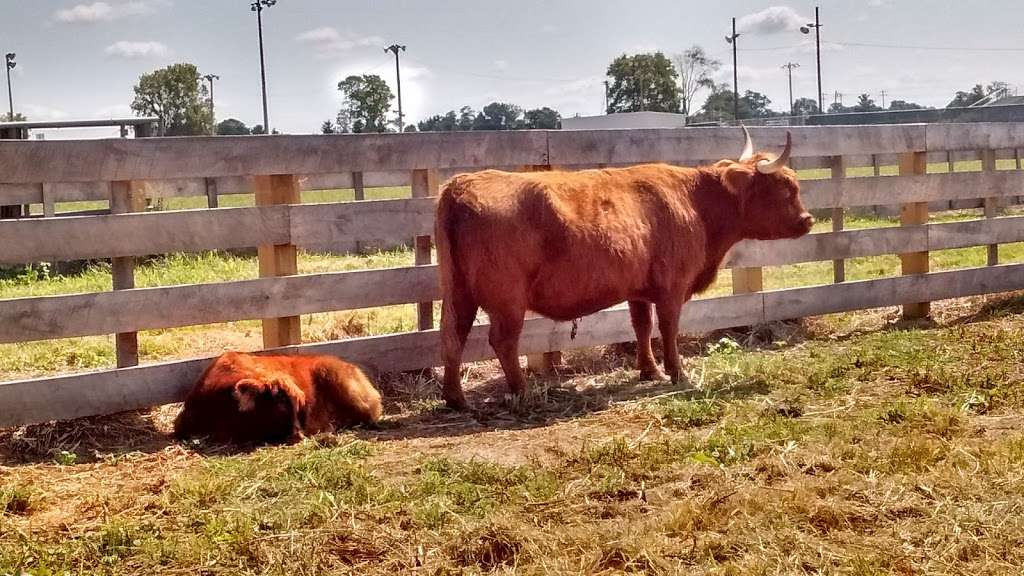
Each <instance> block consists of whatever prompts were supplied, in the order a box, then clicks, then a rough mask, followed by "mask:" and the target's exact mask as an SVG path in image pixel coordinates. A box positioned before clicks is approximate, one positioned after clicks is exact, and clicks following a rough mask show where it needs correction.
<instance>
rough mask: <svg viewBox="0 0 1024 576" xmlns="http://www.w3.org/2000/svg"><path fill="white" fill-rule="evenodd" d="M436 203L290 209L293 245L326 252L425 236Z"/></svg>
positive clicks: (418, 200) (430, 229) (430, 231)
mask: <svg viewBox="0 0 1024 576" xmlns="http://www.w3.org/2000/svg"><path fill="white" fill-rule="evenodd" d="M436 202H437V200H436V199H435V198H410V199H401V200H374V201H369V202H350V203H345V204H315V205H305V206H292V207H291V238H292V243H293V244H296V245H298V246H300V247H302V248H305V249H307V250H329V249H331V248H332V247H334V246H343V245H347V244H348V243H350V242H351V241H352V240H355V239H358V240H361V241H367V242H383V241H395V240H405V241H407V240H408V239H409V238H411V237H413V236H428V235H430V234H433V230H434V206H435V204H436Z"/></svg>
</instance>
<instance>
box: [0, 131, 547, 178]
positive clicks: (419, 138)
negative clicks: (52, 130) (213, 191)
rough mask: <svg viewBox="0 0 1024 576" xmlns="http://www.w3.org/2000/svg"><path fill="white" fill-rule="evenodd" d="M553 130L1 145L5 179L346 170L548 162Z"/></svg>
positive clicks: (0, 167)
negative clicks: (548, 145) (550, 131)
mask: <svg viewBox="0 0 1024 576" xmlns="http://www.w3.org/2000/svg"><path fill="white" fill-rule="evenodd" d="M546 152H547V133H546V132H545V131H539V130H538V131H533V130H530V131H507V132H454V133H444V134H440V133H421V134H361V135H338V136H335V135H326V136H323V135H315V136H284V135H282V136H274V137H272V138H228V137H216V136H214V137H188V138H141V139H107V140H65V141H19V142H7V141H4V142H0V182H4V183H12V184H33V183H38V182H46V181H57V182H100V181H115V180H164V179H174V178H182V177H196V176H200V177H214V176H249V175H269V174H341V173H346V172H354V171H373V170H378V171H380V170H413V169H416V168H447V167H453V166H469V167H473V166H496V165H497V166H511V165H516V164H544V163H546V162H547V158H546V156H545V154H546Z"/></svg>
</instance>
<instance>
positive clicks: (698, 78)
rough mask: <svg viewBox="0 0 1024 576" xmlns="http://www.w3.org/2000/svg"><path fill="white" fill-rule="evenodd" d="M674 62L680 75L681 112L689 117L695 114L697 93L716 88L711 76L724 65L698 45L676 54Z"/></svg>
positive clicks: (673, 58)
mask: <svg viewBox="0 0 1024 576" xmlns="http://www.w3.org/2000/svg"><path fill="white" fill-rule="evenodd" d="M672 60H673V62H674V63H675V66H676V72H677V73H678V74H679V111H680V112H682V113H683V114H685V115H687V116H689V115H690V114H691V113H692V112H693V108H694V102H693V101H694V98H695V96H696V95H697V92H699V91H700V90H702V89H708V90H710V89H712V88H714V87H715V81H714V80H713V79H712V78H711V76H712V75H714V73H715V72H717V71H718V69H719V68H721V66H722V63H721V62H720V61H718V60H715V59H714V58H712V57H711V56H708V54H707V52H705V51H704V49H703V48H701V47H700V46H697V45H696V44H695V45H693V46H691V47H690V48H688V49H687V50H686V51H685V52H683V53H682V54H676V55H675V56H673V57H672Z"/></svg>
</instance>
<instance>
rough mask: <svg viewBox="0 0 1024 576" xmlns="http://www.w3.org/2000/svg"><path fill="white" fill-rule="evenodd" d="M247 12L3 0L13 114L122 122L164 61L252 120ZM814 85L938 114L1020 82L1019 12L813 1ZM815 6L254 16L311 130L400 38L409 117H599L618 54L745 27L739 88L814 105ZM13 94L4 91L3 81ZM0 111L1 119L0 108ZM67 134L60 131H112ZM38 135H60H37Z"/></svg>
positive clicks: (605, 4) (471, 4)
mask: <svg viewBox="0 0 1024 576" xmlns="http://www.w3.org/2000/svg"><path fill="white" fill-rule="evenodd" d="M248 4H249V2H248V1H247V0H128V1H125V0H106V1H104V2H92V1H91V0H85V1H78V2H76V1H74V0H0V15H2V16H0V51H3V52H16V53H17V54H18V67H17V68H16V69H15V71H14V76H13V82H14V92H15V108H16V110H18V111H22V112H24V113H26V114H27V115H28V116H29V117H31V118H32V119H61V118H63V119H71V118H74V119H79V118H103V117H111V116H124V115H129V114H130V110H129V108H128V105H129V103H130V102H131V99H132V85H133V84H134V83H135V82H136V81H137V79H138V77H139V75H140V74H142V73H144V72H147V71H149V70H152V69H154V68H158V67H161V66H164V65H167V64H170V63H173V62H180V61H188V62H193V63H195V64H197V65H198V66H199V68H200V70H201V71H202V72H204V73H214V74H218V75H219V76H220V81H219V82H218V83H217V87H216V104H217V116H218V118H219V119H223V118H227V117H237V118H239V119H241V120H243V121H244V122H246V123H248V124H250V125H251V124H255V123H258V122H260V121H261V111H260V96H259V60H258V54H257V41H256V19H255V15H254V14H253V13H251V12H250V11H249V8H248ZM819 4H820V6H821V14H822V23H823V28H822V33H823V76H824V79H823V84H824V86H823V88H824V92H825V95H826V96H825V99H826V105H827V103H829V102H831V100H832V97H833V93H834V92H836V91H839V92H841V93H843V94H844V95H845V96H844V101H845V102H846V103H850V102H852V101H853V100H855V99H856V95H857V94H859V93H861V92H869V93H871V94H872V95H873V97H874V98H875V99H876V100H880V99H881V94H880V93H881V91H882V90H884V91H885V92H886V96H885V100H886V102H887V103H888V102H889V101H891V100H892V99H894V98H895V99H904V100H912V101H916V102H920V103H922V104H927V105H932V106H941V105H944V104H945V103H946V102H948V100H949V99H950V98H951V97H952V95H953V92H955V91H956V90H958V89H966V88H968V87H970V86H972V85H973V84H975V83H978V82H988V81H991V80H996V79H999V80H1004V81H1006V82H1009V83H1010V84H1011V85H1015V86H1016V85H1022V86H1024V77H1022V67H1021V66H1020V60H1021V57H1024V36H1022V35H1021V33H1020V26H1021V22H1022V21H1024V18H1022V17H1024V4H1022V3H1021V2H1019V0H1017V1H1011V0H987V1H977V2H964V1H963V0H959V1H956V2H953V1H946V0H934V1H927V2H925V1H922V0H918V1H914V2H911V1H907V0H826V1H822V2H820V3H819ZM814 5H815V3H813V2H789V3H784V4H783V3H778V2H774V3H773V2H756V1H746V0H732V1H730V0H726V1H718V2H709V1H707V0H701V1H693V2H691V1H681V0H632V1H624V0H622V1H620V0H611V1H600V2H597V1H588V0H561V1H554V0H548V1H542V0H525V1H520V2H508V1H506V2H494V1H491V0H477V1H470V0H433V1H429V2H428V1H426V0H364V1H350V0H279V1H278V3H277V5H276V6H274V7H272V8H269V9H267V10H266V11H265V12H264V37H265V44H266V49H267V74H268V83H269V87H270V91H269V98H270V123H271V125H272V126H274V127H276V128H278V129H280V130H281V131H283V132H288V133H309V132H314V131H316V130H317V129H318V127H319V125H320V123H321V122H322V121H323V120H325V119H327V118H332V117H333V116H334V115H335V114H336V112H337V108H338V106H339V105H340V97H339V94H338V92H337V90H336V85H337V82H338V81H339V80H340V79H342V78H344V77H345V76H346V75H348V74H352V73H367V72H372V73H376V74H380V75H381V76H382V77H383V78H384V79H385V80H387V81H388V82H389V83H391V84H392V85H393V83H394V61H393V59H392V57H391V56H390V55H389V54H385V53H384V50H383V46H384V45H386V44H390V43H392V42H398V43H401V44H406V45H407V46H408V51H407V52H406V53H404V54H403V62H402V64H403V66H402V70H403V77H402V79H403V84H402V88H403V96H404V108H405V112H406V116H407V119H409V120H417V119H420V118H422V117H424V116H427V115H430V114H433V113H438V112H444V111H447V110H449V109H452V108H456V109H457V108H459V107H460V106H462V105H467V104H468V105H470V106H473V107H474V108H477V109H479V108H480V107H482V106H483V105H484V104H486V103H488V102H490V101H492V100H504V101H510V102H513V103H516V104H519V105H521V106H524V107H535V106H551V107H554V108H556V109H558V110H559V111H560V112H562V114H563V115H564V116H571V115H574V114H577V113H579V114H583V115H589V114H597V113H599V112H600V109H601V105H602V100H603V87H602V84H601V82H602V80H603V79H604V71H605V69H606V67H607V65H608V63H609V62H610V61H611V59H613V58H614V57H615V56H617V55H620V54H622V53H624V52H630V53H632V52H636V51H647V50H662V51H664V52H666V53H669V54H671V53H676V52H680V51H682V50H683V49H685V48H686V47H688V46H690V45H692V44H700V45H702V46H704V47H705V48H706V49H707V50H708V51H709V52H711V53H712V54H713V55H715V56H716V57H718V58H720V59H721V60H722V61H723V67H722V69H721V71H720V72H719V75H718V76H719V78H718V79H719V80H721V81H730V82H731V77H732V71H731V52H730V48H729V46H728V45H727V44H726V43H725V41H724V38H723V36H724V35H725V33H726V32H727V31H728V29H729V25H730V18H731V17H733V16H736V17H739V18H741V20H740V22H741V27H740V31H741V33H742V34H743V35H742V36H741V38H740V44H739V46H740V49H741V50H740V53H739V61H740V66H739V72H740V90H745V89H752V90H757V91H759V92H763V93H765V94H767V95H768V96H769V97H770V98H771V100H772V102H773V104H772V107H773V108H775V109H778V110H782V109H785V108H786V107H787V106H788V93H787V84H786V75H785V72H784V71H783V70H782V69H781V68H780V67H781V66H782V65H783V64H785V63H786V62H787V61H792V62H798V63H799V64H800V65H801V68H799V69H798V70H796V73H795V75H794V88H795V92H796V95H797V96H809V97H812V96H814V94H815V90H816V88H815V73H814V50H813V43H812V37H810V36H804V35H802V34H800V32H799V31H798V30H797V29H796V28H797V27H798V26H799V25H800V23H801V22H802V21H806V20H809V19H813V13H814ZM5 88H6V86H5ZM3 109H4V110H6V102H4V106H3ZM112 134H113V132H112V131H104V130H89V131H85V130H83V131H75V132H70V131H69V132H65V133H64V134H63V136H64V137H68V136H75V137H95V136H106V135H112ZM48 137H58V135H57V134H52V133H50V134H48Z"/></svg>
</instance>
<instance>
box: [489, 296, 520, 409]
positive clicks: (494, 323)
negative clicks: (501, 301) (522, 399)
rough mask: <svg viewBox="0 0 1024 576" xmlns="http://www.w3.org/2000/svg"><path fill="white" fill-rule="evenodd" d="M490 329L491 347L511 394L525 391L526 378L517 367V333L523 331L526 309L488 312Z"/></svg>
mask: <svg viewBox="0 0 1024 576" xmlns="http://www.w3.org/2000/svg"><path fill="white" fill-rule="evenodd" d="M489 316H490V318H491V329H490V332H489V334H488V337H489V341H490V343H491V348H494V353H495V354H496V355H497V356H498V361H499V362H501V369H502V370H503V371H504V372H505V382H506V383H508V389H509V392H511V393H512V394H517V395H521V394H525V393H526V380H525V379H524V378H523V371H522V369H521V368H520V367H519V334H520V333H521V332H522V331H523V319H524V317H525V316H526V310H525V309H522V310H508V311H505V312H502V313H497V314H489Z"/></svg>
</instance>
